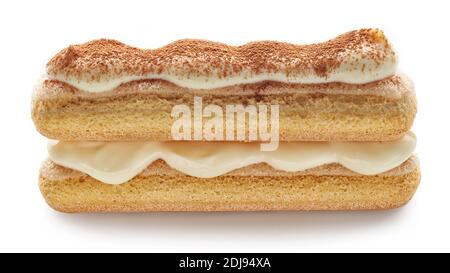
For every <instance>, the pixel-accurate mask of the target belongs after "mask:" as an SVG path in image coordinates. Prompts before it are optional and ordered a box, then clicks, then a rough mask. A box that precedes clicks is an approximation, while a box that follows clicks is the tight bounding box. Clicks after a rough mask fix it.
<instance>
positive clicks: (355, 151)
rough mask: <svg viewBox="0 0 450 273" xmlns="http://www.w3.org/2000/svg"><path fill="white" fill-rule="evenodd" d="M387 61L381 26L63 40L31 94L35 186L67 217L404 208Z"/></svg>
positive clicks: (397, 89) (395, 104)
mask: <svg viewBox="0 0 450 273" xmlns="http://www.w3.org/2000/svg"><path fill="white" fill-rule="evenodd" d="M397 62H398V58H397V55H396V52H395V51H394V49H393V48H392V45H391V44H390V43H389V42H388V40H387V39H386V37H385V36H384V34H383V33H382V31H380V30H378V29H362V30H357V31H351V32H348V33H345V34H343V35H340V36H338V37H336V38H334V39H332V40H329V41H327V42H323V43H319V44H312V45H293V44H288V43H280V42H272V41H262V42H252V43H248V44H246V45H242V46H229V45H225V44H221V43H214V42H209V41H203V40H181V41H177V42H174V43H172V44H169V45H167V46H164V47H162V48H159V49H154V50H143V49H139V48H134V47H130V46H127V45H124V44H122V43H120V42H117V41H113V40H96V41H92V42H88V43H86V44H81V45H74V46H69V47H68V48H66V49H64V50H62V51H61V52H59V53H58V54H56V56H55V57H53V58H52V59H51V60H50V61H49V63H48V64H47V74H46V75H45V76H44V78H43V79H41V80H40V81H39V83H38V84H37V86H36V88H35V91H34V94H33V102H32V117H33V120H34V123H35V125H36V128H37V130H38V131H39V132H40V133H41V134H43V135H44V136H46V137H48V138H50V139H53V140H52V141H50V143H49V145H48V147H49V155H50V158H49V159H48V160H46V161H45V162H44V164H43V166H42V168H41V171H40V182H39V183H40V188H41V191H42V193H43V195H44V197H45V199H46V201H47V202H48V203H49V205H50V206H52V207H53V208H55V209H57V210H61V211H66V212H94V211H229V210H231V211H235V210H347V209H386V208H394V207H398V206H401V205H402V204H404V203H406V202H407V201H408V200H409V199H410V198H411V197H412V195H413V194H414V192H415V190H416V188H417V186H418V184H419V181H420V170H419V166H418V160H417V158H416V157H415V156H414V154H413V152H414V147H415V143H416V137H415V135H414V134H413V133H411V132H409V130H410V128H411V125H412V123H413V120H414V116H415V113H416V99H415V94H414V86H413V84H412V82H411V80H410V79H408V77H407V76H405V75H403V74H399V73H397ZM177 124H178V125H179V126H178V127H176V126H175V125H177ZM174 128H175V129H174ZM55 140H56V141H55Z"/></svg>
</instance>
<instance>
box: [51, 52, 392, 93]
mask: <svg viewBox="0 0 450 273" xmlns="http://www.w3.org/2000/svg"><path fill="white" fill-rule="evenodd" d="M385 50H388V51H387V52H385ZM371 51H374V52H385V53H384V54H386V57H385V58H384V59H383V60H382V61H377V60H374V59H373V58H369V57H367V56H368V54H367V53H368V52H371ZM339 59H340V61H341V64H340V65H339V66H338V67H337V68H334V69H332V70H330V71H328V73H327V76H325V77H324V76H319V75H317V73H316V72H315V71H314V69H313V68H309V69H305V70H304V71H303V73H295V74H288V73H285V72H283V71H281V72H274V73H269V72H261V73H253V72H252V71H251V70H244V71H242V72H241V73H239V74H237V75H233V76H228V77H218V76H217V75H220V74H221V73H220V71H215V72H213V73H212V76H203V75H201V74H198V73H190V72H184V71H178V70H175V69H172V70H171V69H170V68H169V69H168V71H166V72H162V73H159V74H146V75H117V76H114V75H108V74H105V76H104V77H103V78H101V79H100V80H92V79H91V77H90V76H89V75H85V76H84V77H83V76H80V77H73V76H71V75H67V74H56V75H49V78H50V79H54V80H58V81H62V82H65V83H67V84H69V85H72V86H74V87H76V88H78V89H80V90H83V91H86V92H91V93H98V92H105V91H109V90H112V89H114V88H116V87H118V86H119V85H121V84H124V83H128V82H131V81H137V80H149V79H160V80H166V81H168V82H171V83H173V84H176V85H178V86H181V87H185V88H190V89H214V88H221V87H226V86H232V85H238V84H251V83H257V82H262V81H276V82H283V83H298V84H321V83H330V82H342V83H349V84H364V83H369V82H373V81H377V80H381V79H384V78H387V77H390V76H393V75H394V74H395V72H396V70H397V64H398V59H397V57H396V54H395V51H394V49H393V48H392V47H391V46H389V47H388V48H387V49H386V47H385V45H383V44H377V45H376V47H375V48H372V47H369V46H365V47H363V49H362V50H361V53H355V52H351V51H345V52H342V53H341V54H340V56H339Z"/></svg>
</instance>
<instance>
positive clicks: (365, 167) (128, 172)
mask: <svg viewBox="0 0 450 273" xmlns="http://www.w3.org/2000/svg"><path fill="white" fill-rule="evenodd" d="M415 146H416V137H415V135H414V134H413V133H411V132H410V133H408V134H406V135H405V136H404V137H403V138H401V139H399V140H396V141H389V142H281V143H280V145H279V148H278V149H277V150H275V151H272V152H262V151H260V145H259V143H236V142H235V143H232V142H189V143H188V142H63V141H50V142H49V145H48V152H49V155H50V158H51V160H53V161H54V162H55V163H57V164H59V165H62V166H65V167H68V168H71V169H75V170H78V171H81V172H83V173H86V174H88V175H90V176H92V177H94V178H96V179H98V180H100V181H102V182H104V183H108V184H121V183H124V182H127V181H128V180H130V179H132V178H133V177H134V176H136V175H137V174H139V173H140V172H142V171H143V170H144V169H145V168H147V167H148V166H149V165H150V164H151V163H152V162H154V161H155V160H158V159H162V160H164V161H165V162H166V163H167V164H168V165H169V166H171V167H172V168H173V169H176V170H178V171H180V172H182V173H184V174H187V175H190V176H195V177H200V178H210V177H216V176H220V175H222V174H225V173H228V172H230V171H233V170H236V169H239V168H242V167H245V166H248V165H251V164H256V163H261V162H265V163H267V164H269V165H270V166H272V167H274V168H275V169H278V170H282V171H287V172H296V171H303V170H306V169H310V168H314V167H317V166H321V165H324V164H329V163H339V164H341V165H343V166H345V167H346V168H348V169H350V170H352V171H354V172H357V173H360V174H363V175H375V174H379V173H382V172H385V171H388V170H390V169H393V168H395V167H397V166H399V165H400V164H402V163H403V162H405V161H406V160H407V159H408V158H409V157H410V156H411V155H412V153H413V151H414V148H415Z"/></svg>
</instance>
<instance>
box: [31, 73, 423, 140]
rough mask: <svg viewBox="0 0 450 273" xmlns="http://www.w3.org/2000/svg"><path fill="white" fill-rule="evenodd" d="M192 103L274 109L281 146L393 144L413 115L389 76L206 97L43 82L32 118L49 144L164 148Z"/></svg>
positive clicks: (146, 86) (404, 90)
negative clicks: (140, 143) (178, 113)
mask: <svg viewBox="0 0 450 273" xmlns="http://www.w3.org/2000/svg"><path fill="white" fill-rule="evenodd" d="M375 94H376V95H375ZM194 96H201V97H202V98H203V104H204V105H207V104H210V103H213V104H216V105H219V106H222V105H226V104H244V105H246V104H258V103H262V104H279V105H280V141H303V140H305V141H306V140H317V141H383V140H393V139H397V138H400V137H401V136H403V135H404V134H405V133H406V132H407V131H408V130H409V129H410V127H411V125H412V122H413V120H414V116H415V113H416V100H415V94H414V89H413V85H412V83H411V81H410V80H409V79H407V78H406V77H405V76H393V77H391V78H388V79H384V80H381V81H377V82H374V83H369V84H362V85H352V84H342V83H329V84H319V85H305V84H283V83H276V82H264V83H258V84H248V85H238V86H232V87H226V88H218V89H212V90H186V88H182V87H178V86H176V85H173V84H171V83H169V82H167V81H162V80H145V81H136V82H131V83H128V84H124V85H122V86H120V87H118V88H116V89H114V90H113V91H111V92H105V93H99V94H92V93H86V92H82V91H79V90H77V89H75V88H73V87H70V86H69V85H67V84H64V83H62V82H59V81H54V80H45V81H43V82H42V83H41V84H39V85H38V87H37V89H36V90H35V94H34V98H33V106H32V117H33V120H34V122H35V125H36V127H37V129H38V131H39V132H41V133H42V134H43V135H45V136H47V137H49V138H52V139H59V140H75V141H76V140H99V141H116V140H126V141H130V140H151V141H166V140H170V139H171V135H170V132H171V125H172V123H173V122H174V120H173V119H172V117H171V115H170V114H171V110H172V107H174V106H175V105H178V104H187V105H189V106H190V107H191V108H192V103H193V98H194ZM205 121H206V120H205Z"/></svg>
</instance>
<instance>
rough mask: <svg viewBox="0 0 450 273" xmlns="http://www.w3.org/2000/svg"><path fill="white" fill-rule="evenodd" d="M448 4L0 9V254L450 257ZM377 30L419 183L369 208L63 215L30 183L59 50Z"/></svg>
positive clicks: (46, 4)
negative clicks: (400, 82)
mask: <svg viewBox="0 0 450 273" xmlns="http://www.w3.org/2000/svg"><path fill="white" fill-rule="evenodd" d="M446 3H448V1H420V2H413V1H392V0H390V1H381V0H377V1H344V0H341V1H329V2H324V1H317V0H314V1H311V0H308V1H292V2H287V1H280V0H277V1H243V0H241V1H235V2H234V1H230V0H228V1H204V2H196V1H179V2H172V1H160V2H156V1H155V2H151V1H142V2H133V1H130V0H128V1H122V2H114V1H98V2H94V1H92V0H91V1H80V0H77V1H73V2H69V1H43V0H40V1H29V2H25V1H10V2H9V3H7V1H0V32H1V33H0V34H1V35H0V77H1V82H0V118H1V123H0V126H1V127H0V128H1V132H0V138H1V142H0V144H1V146H0V147H1V148H0V153H1V157H0V160H1V164H0V166H1V169H0V250H1V251H57V252H59V251H107V252H115V251H150V252H161V251H165V252H173V251H205V252H208V251H219V252H224V251H241V252H242V251H243V252H253V251H270V252H291V251H293V252H309V251H319V252H325V251H338V252H346V251H356V252H361V251H371V252H372V251H450V236H449V233H450V217H449V216H450V214H449V208H450V181H449V169H450V165H449V158H450V149H449V141H450V139H449V129H448V126H449V122H448V118H449V114H450V101H449V99H450V90H449V80H450V75H449V64H450V57H449V51H450V44H449V42H450V40H449V36H450V35H449V31H448V29H447V27H448V26H450V20H449V18H450V16H449V11H450V8H449V5H447V4H446ZM361 27H379V28H382V29H383V30H385V32H386V34H387V36H388V37H389V38H390V40H391V41H392V42H393V44H394V45H395V46H396V48H397V50H398V52H399V55H400V66H401V69H402V70H403V71H404V72H406V73H407V74H409V76H410V77H411V78H412V79H413V80H414V81H415V84H416V91H417V97H418V101H419V112H418V115H417V117H416V121H415V124H414V128H413V130H414V131H415V132H416V134H417V136H418V147H417V154H418V155H419V157H420V159H421V168H422V172H423V175H422V182H421V185H420V187H419V189H418V191H417V193H416V195H415V197H414V198H413V199H412V201H411V202H410V203H409V204H408V205H406V206H405V207H403V208H401V209H397V210H392V211H379V212H273V213H147V214H90V215H86V214H84V215H83V214H63V213H58V212H55V211H53V210H52V209H50V208H49V207H48V206H47V205H46V203H45V202H44V199H43V198H42V196H41V194H40V192H39V189H38V186H37V179H38V169H39V166H40V164H41V162H42V160H43V159H44V158H45V157H46V139H45V138H44V137H42V136H41V135H39V134H38V133H37V132H36V131H35V129H34V125H33V123H32V121H31V118H30V98H31V90H32V87H33V85H34V83H35V81H36V79H37V78H38V77H39V76H40V75H42V73H43V72H44V67H45V64H46V62H47V61H48V60H49V58H51V57H52V56H53V55H54V54H55V53H56V52H58V51H59V50H61V49H62V48H64V47H66V46H67V45H69V44H72V43H82V42H86V41H88V40H91V39H95V38H101V37H105V38H114V39H118V40H121V41H123V42H125V43H128V44H130V45H134V46H139V47H147V48H148V47H150V48H153V47H159V46H162V45H164V44H166V43H169V42H171V41H173V40H176V39H181V38H203V39H210V40H215V41H222V42H226V43H229V44H234V45H239V44H243V43H246V42H248V41H251V40H261V39H270V40H281V41H287V42H293V43H311V42H318V41H322V40H326V39H329V38H332V37H334V36H336V35H338V34H341V33H343V32H346V31H349V30H352V29H358V28H361Z"/></svg>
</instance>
